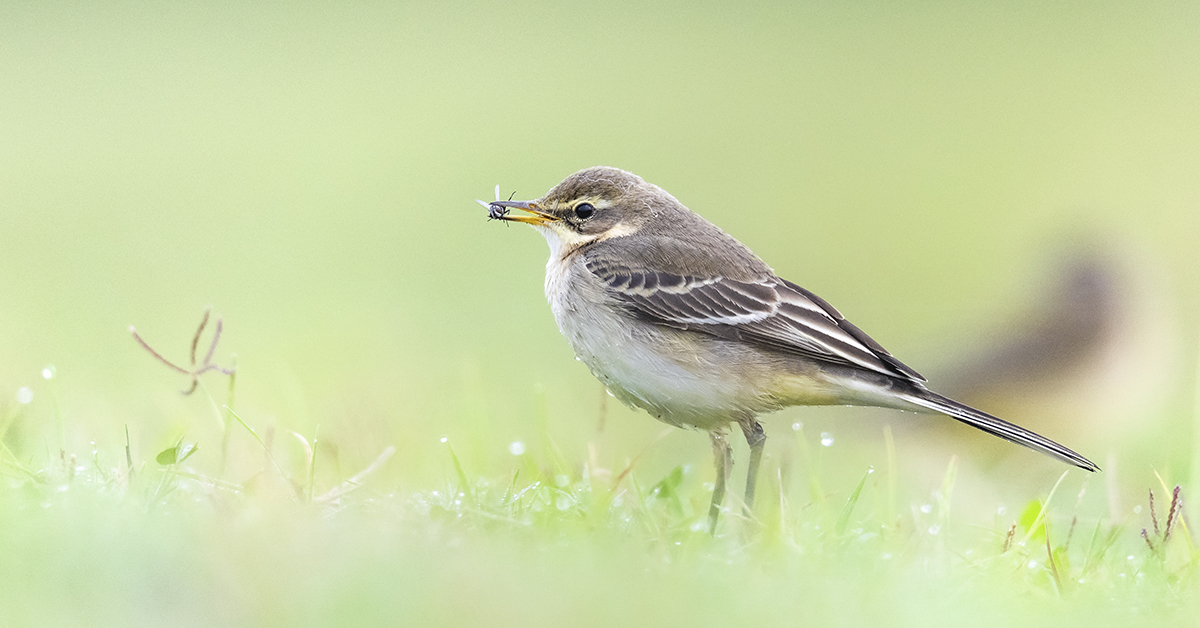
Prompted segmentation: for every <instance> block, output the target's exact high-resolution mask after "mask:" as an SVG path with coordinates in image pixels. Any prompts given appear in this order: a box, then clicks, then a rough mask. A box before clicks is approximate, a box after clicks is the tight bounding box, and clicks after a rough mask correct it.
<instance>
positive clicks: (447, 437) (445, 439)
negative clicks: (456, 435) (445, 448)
mask: <svg viewBox="0 0 1200 628" xmlns="http://www.w3.org/2000/svg"><path fill="white" fill-rule="evenodd" d="M439 440H441V441H442V442H443V443H448V442H450V437H449V436H443V437H441V439H439Z"/></svg>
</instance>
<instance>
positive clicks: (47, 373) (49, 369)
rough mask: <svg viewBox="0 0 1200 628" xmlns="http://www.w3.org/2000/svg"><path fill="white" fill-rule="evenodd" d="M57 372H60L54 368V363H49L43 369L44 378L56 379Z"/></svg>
mask: <svg viewBox="0 0 1200 628" xmlns="http://www.w3.org/2000/svg"><path fill="white" fill-rule="evenodd" d="M56 374H58V371H57V370H56V369H55V368H54V365H53V364H47V365H46V368H44V369H42V379H54V376H55V375H56Z"/></svg>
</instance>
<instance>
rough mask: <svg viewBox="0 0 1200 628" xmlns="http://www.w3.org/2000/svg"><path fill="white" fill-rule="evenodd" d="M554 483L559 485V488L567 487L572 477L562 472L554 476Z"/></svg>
mask: <svg viewBox="0 0 1200 628" xmlns="http://www.w3.org/2000/svg"><path fill="white" fill-rule="evenodd" d="M554 483H555V484H557V485H558V488H566V486H567V485H568V484H570V483H571V478H569V477H567V476H566V475H563V474H561V473H560V474H558V475H556V476H554Z"/></svg>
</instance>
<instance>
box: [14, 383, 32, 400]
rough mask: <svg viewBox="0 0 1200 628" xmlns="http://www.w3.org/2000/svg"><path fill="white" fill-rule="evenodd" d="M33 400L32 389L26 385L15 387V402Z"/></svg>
mask: <svg viewBox="0 0 1200 628" xmlns="http://www.w3.org/2000/svg"><path fill="white" fill-rule="evenodd" d="M32 401H33V391H32V390H30V389H29V387H28V386H22V387H20V388H18V389H17V403H31V402H32Z"/></svg>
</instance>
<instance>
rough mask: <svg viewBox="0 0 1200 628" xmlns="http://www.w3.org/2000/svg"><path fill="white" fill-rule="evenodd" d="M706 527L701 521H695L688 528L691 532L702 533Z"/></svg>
mask: <svg viewBox="0 0 1200 628" xmlns="http://www.w3.org/2000/svg"><path fill="white" fill-rule="evenodd" d="M706 528H708V526H707V525H706V524H705V523H704V522H703V521H697V522H695V523H693V524H692V525H691V526H689V529H690V530H691V531H692V532H703V531H704V530H705V529H706Z"/></svg>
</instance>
